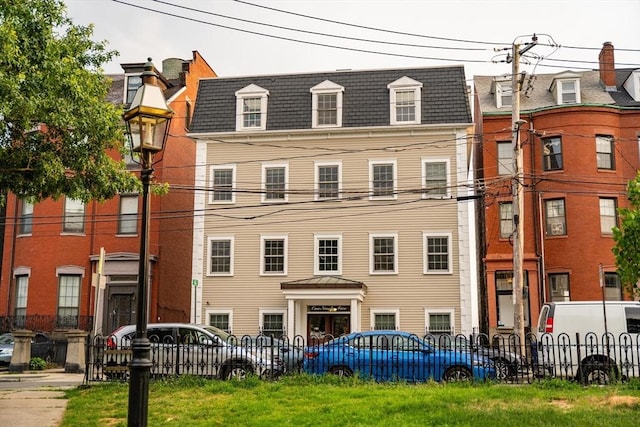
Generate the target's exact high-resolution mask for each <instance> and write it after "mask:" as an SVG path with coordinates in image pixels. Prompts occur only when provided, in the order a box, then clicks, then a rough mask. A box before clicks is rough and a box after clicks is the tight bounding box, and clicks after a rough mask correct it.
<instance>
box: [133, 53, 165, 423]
mask: <svg viewBox="0 0 640 427" xmlns="http://www.w3.org/2000/svg"><path fill="white" fill-rule="evenodd" d="M157 77H158V76H157V75H156V74H155V72H154V71H153V64H152V63H151V58H149V60H148V62H147V63H146V64H145V66H144V72H143V73H142V86H140V87H139V88H138V90H137V91H136V94H135V96H134V98H133V101H132V102H131V106H130V107H129V109H128V110H127V111H125V112H124V115H123V118H124V121H125V123H126V125H127V131H128V132H127V133H128V135H129V137H130V138H131V140H130V142H131V149H132V150H133V151H134V152H137V153H140V166H141V172H140V179H141V181H142V228H141V230H140V262H139V270H138V289H137V294H138V295H137V297H136V335H135V338H134V339H133V340H132V342H131V350H132V357H131V363H130V364H129V370H130V379H129V412H128V418H127V420H128V425H129V426H136V427H138V426H139V427H146V425H147V413H148V403H149V378H150V376H151V358H150V354H151V343H150V342H149V338H148V337H147V300H148V292H147V291H148V287H149V222H150V221H149V215H150V200H149V184H150V182H151V178H152V177H153V155H154V153H157V152H159V151H162V149H163V148H164V144H165V142H166V139H167V133H168V131H169V124H170V122H171V118H172V116H173V111H172V110H171V109H170V108H169V106H168V105H167V102H166V100H165V98H164V94H163V93H162V89H161V88H160V87H158V85H157Z"/></svg>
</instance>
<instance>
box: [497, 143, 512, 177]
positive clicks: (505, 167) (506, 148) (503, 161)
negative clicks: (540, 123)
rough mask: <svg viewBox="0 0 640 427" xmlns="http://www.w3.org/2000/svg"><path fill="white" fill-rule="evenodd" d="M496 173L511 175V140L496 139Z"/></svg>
mask: <svg viewBox="0 0 640 427" xmlns="http://www.w3.org/2000/svg"><path fill="white" fill-rule="evenodd" d="M497 148H498V175H513V172H514V171H515V167H514V163H513V146H512V145H511V141H498V143H497Z"/></svg>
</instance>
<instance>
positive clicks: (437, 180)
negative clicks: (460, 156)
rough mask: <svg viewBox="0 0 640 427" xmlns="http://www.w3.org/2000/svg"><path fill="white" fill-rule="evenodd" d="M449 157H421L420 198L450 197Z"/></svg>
mask: <svg viewBox="0 0 640 427" xmlns="http://www.w3.org/2000/svg"><path fill="white" fill-rule="evenodd" d="M449 176H450V162H449V159H437V158H427V157H424V158H422V198H423V199H434V198H437V199H441V198H444V197H451V190H450V188H451V183H450V182H449Z"/></svg>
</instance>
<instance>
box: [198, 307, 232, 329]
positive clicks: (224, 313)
mask: <svg viewBox="0 0 640 427" xmlns="http://www.w3.org/2000/svg"><path fill="white" fill-rule="evenodd" d="M205 318H206V319H207V325H210V326H215V327H216V328H219V329H222V330H223V331H225V332H226V333H228V334H232V333H233V332H232V328H233V310H229V309H216V308H208V309H207V310H206V311H205Z"/></svg>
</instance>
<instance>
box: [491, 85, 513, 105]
mask: <svg viewBox="0 0 640 427" xmlns="http://www.w3.org/2000/svg"><path fill="white" fill-rule="evenodd" d="M495 92H496V107H498V108H502V107H511V104H512V102H513V90H512V82H511V81H506V80H505V81H498V82H496V91H495Z"/></svg>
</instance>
